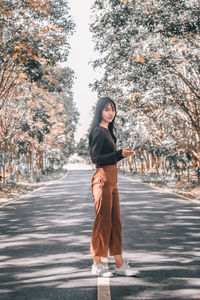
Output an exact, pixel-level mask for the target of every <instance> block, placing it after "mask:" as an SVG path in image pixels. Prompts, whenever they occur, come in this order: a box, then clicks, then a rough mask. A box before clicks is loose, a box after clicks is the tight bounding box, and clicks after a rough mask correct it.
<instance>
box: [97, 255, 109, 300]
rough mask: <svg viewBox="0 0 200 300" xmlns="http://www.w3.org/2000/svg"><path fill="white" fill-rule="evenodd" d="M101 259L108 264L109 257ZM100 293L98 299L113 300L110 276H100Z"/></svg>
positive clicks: (98, 284) (98, 285)
mask: <svg viewBox="0 0 200 300" xmlns="http://www.w3.org/2000/svg"><path fill="white" fill-rule="evenodd" d="M101 261H102V262H103V263H104V264H105V265H107V266H108V259H107V258H105V257H102V258H101ZM97 287H98V293H97V299H98V300H111V294H110V278H106V277H98V283H97Z"/></svg>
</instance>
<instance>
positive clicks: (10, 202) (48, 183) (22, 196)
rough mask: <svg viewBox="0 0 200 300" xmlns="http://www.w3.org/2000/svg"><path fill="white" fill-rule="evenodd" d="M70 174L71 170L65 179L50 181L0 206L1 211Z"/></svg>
mask: <svg viewBox="0 0 200 300" xmlns="http://www.w3.org/2000/svg"><path fill="white" fill-rule="evenodd" d="M68 173H69V170H67V174H65V175H64V176H63V177H61V178H58V179H55V180H53V181H48V182H47V183H46V184H44V185H43V186H41V187H39V188H37V189H35V190H34V191H31V192H30V193H27V194H24V195H21V196H19V197H18V198H16V199H13V200H10V201H8V202H6V203H3V204H0V209H1V208H2V207H4V206H6V205H9V204H12V203H13V202H16V201H17V200H19V199H21V198H24V197H26V196H29V195H31V194H33V193H35V192H37V191H39V190H42V189H43V188H45V187H46V186H48V185H50V184H53V183H54V182H56V181H58V180H61V179H63V178H65V176H67V175H68Z"/></svg>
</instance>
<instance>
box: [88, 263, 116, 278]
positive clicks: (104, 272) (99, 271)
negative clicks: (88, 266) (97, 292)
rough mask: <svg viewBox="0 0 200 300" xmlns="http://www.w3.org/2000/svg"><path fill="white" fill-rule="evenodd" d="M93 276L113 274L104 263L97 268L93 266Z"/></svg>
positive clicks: (110, 275) (109, 275)
mask: <svg viewBox="0 0 200 300" xmlns="http://www.w3.org/2000/svg"><path fill="white" fill-rule="evenodd" d="M92 274H93V275H97V276H101V277H112V276H113V273H112V272H110V271H109V270H108V269H107V268H106V267H105V266H104V265H103V264H102V263H98V264H97V265H96V266H95V265H92Z"/></svg>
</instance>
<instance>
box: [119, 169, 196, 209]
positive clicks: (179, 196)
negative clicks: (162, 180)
mask: <svg viewBox="0 0 200 300" xmlns="http://www.w3.org/2000/svg"><path fill="white" fill-rule="evenodd" d="M119 176H121V177H122V178H124V179H128V180H131V181H136V182H137V181H138V182H139V183H141V184H144V185H147V186H150V187H152V188H153V189H156V190H161V191H163V192H165V193H169V194H172V195H174V196H177V197H178V198H183V199H185V200H187V201H189V202H191V203H195V204H200V201H198V200H196V202H193V199H191V198H187V197H185V196H181V195H178V194H176V193H174V192H171V191H169V190H167V189H164V188H160V187H158V186H153V185H151V184H149V183H145V182H142V181H141V180H139V179H133V178H130V177H126V176H123V175H120V174H119Z"/></svg>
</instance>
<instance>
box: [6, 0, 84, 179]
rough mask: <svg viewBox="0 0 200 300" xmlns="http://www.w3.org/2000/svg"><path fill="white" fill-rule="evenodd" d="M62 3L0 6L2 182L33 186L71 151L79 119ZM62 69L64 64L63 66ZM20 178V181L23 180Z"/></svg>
mask: <svg viewBox="0 0 200 300" xmlns="http://www.w3.org/2000/svg"><path fill="white" fill-rule="evenodd" d="M68 10H69V7H68V3H67V2H66V1H63V0H55V1H49V0H41V1H40V0H25V1H14V0H7V1H6V0H0V12H1V14H0V65H1V68H0V163H1V167H0V168H1V180H2V181H3V182H6V181H9V180H19V178H20V177H23V178H25V177H26V178H27V179H29V180H34V178H35V177H36V176H37V175H39V174H40V173H41V172H42V173H45V172H47V170H50V169H52V168H54V167H55V166H57V167H58V166H62V164H63V163H64V161H65V159H66V158H67V157H68V156H69V155H70V153H71V152H72V150H73V144H74V131H75V128H76V123H77V120H78V113H77V110H76V108H75V106H74V103H73V97H72V91H71V89H72V85H73V77H74V73H73V71H72V70H71V69H69V68H68V67H62V64H61V63H64V62H65V61H66V60H67V56H68V54H69V44H68V38H69V35H71V34H72V33H73V30H74V23H73V22H72V20H71V17H70V15H69V11H68ZM65 65H66V64H65ZM24 176H25V177H24Z"/></svg>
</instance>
